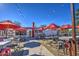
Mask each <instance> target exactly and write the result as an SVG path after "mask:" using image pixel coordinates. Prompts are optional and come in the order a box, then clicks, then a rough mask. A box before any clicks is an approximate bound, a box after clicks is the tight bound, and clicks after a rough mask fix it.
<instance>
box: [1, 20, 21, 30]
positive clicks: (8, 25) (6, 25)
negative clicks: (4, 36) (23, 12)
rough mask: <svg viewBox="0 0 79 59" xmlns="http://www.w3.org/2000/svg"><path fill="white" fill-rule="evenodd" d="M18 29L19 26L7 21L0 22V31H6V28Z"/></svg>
mask: <svg viewBox="0 0 79 59" xmlns="http://www.w3.org/2000/svg"><path fill="white" fill-rule="evenodd" d="M19 27H20V26H19V25H16V24H15V23H12V22H11V21H9V20H7V21H3V22H0V29H7V28H12V29H15V28H19Z"/></svg>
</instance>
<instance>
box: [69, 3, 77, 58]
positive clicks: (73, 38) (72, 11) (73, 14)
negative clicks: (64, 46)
mask: <svg viewBox="0 0 79 59" xmlns="http://www.w3.org/2000/svg"><path fill="white" fill-rule="evenodd" d="M70 7H71V15H72V40H71V45H72V48H71V49H70V50H71V51H72V56H76V55H77V49H76V30H75V29H76V28H75V10H74V3H71V6H70Z"/></svg>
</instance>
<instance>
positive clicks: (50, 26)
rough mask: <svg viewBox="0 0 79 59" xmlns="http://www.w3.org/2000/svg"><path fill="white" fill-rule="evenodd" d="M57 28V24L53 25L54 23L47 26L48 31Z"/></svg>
mask: <svg viewBox="0 0 79 59" xmlns="http://www.w3.org/2000/svg"><path fill="white" fill-rule="evenodd" d="M57 28H58V26H57V25H56V24H53V23H52V24H50V25H48V26H46V29H57Z"/></svg>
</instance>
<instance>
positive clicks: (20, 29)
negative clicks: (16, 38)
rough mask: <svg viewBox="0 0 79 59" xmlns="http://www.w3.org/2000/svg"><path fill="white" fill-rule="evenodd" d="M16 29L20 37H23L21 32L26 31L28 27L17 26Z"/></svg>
mask: <svg viewBox="0 0 79 59" xmlns="http://www.w3.org/2000/svg"><path fill="white" fill-rule="evenodd" d="M15 31H18V32H19V33H20V38H21V35H22V34H21V33H24V32H26V28H23V27H20V28H16V29H15Z"/></svg>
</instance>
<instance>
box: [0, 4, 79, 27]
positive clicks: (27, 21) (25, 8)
mask: <svg viewBox="0 0 79 59" xmlns="http://www.w3.org/2000/svg"><path fill="white" fill-rule="evenodd" d="M78 6H79V4H75V9H77V8H79V7H78ZM2 20H12V21H14V22H15V21H17V22H20V23H21V25H22V26H26V27H30V26H32V22H35V24H36V26H40V25H48V24H50V23H55V24H57V25H63V24H71V23H72V21H71V14H70V4H66V3H63V4H61V3H60V4H58V3H57V4H56V3H55V4H54V3H51V4H50V3H49V4H47V3H43V4H40V3H39V4H38V3H36V4H34V3H32V4H31V3H26V4H24V3H23V4H22V3H21V4H20V3H18V4H0V21H2Z"/></svg>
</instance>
